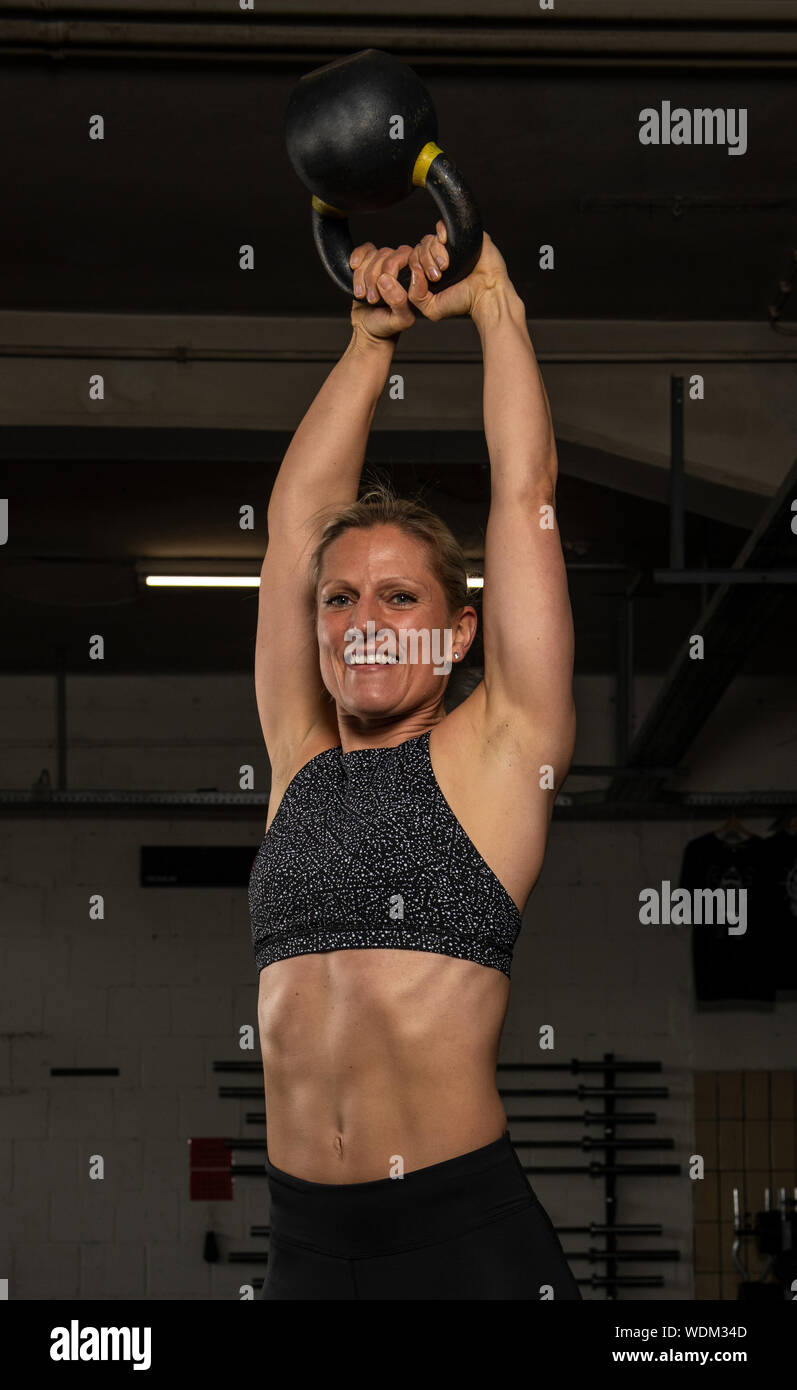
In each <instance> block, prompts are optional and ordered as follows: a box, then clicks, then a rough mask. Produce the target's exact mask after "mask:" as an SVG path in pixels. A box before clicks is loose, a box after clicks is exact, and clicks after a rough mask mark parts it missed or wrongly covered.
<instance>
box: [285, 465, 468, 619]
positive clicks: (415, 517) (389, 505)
mask: <svg viewBox="0 0 797 1390" xmlns="http://www.w3.org/2000/svg"><path fill="white" fill-rule="evenodd" d="M372 526H397V527H398V528H399V529H400V530H401V531H403V532H404V533H405V535H408V536H413V537H414V538H415V539H416V540H419V541H423V543H424V544H425V546H426V549H427V553H428V557H429V564H430V566H431V569H432V571H433V573H434V575H435V576H436V578H437V579H438V580H439V582H440V584H441V586H442V588H443V592H444V593H445V596H446V602H447V604H448V612H449V615H453V614H454V613H456V612H457V611H458V610H459V609H460V608H464V607H465V605H466V604H468V603H470V602H471V599H470V595H469V593H468V572H467V567H466V563H465V555H464V553H463V550H462V547H461V545H460V544H459V541H458V540H457V538H456V536H455V535H454V534H453V532H452V531H450V530H449V528H448V526H446V524H445V522H444V521H441V520H440V517H439V516H435V514H434V512H431V511H430V510H429V508H428V507H427V506H426V505H425V504H424V503H423V502H421V501H420V500H419V499H410V498H406V497H397V496H396V494H395V492H394V491H393V489H392V487H391V486H390V485H389V484H386V483H376V484H374V486H372V487H370V488H369V489H368V491H367V492H365V493H363V495H362V497H359V498H358V499H357V501H356V502H350V503H349V504H348V506H345V507H339V508H338V509H337V510H336V511H335V512H334V513H333V515H332V516H331V517H329V519H328V520H327V522H326V523H325V525H324V528H323V530H322V532H321V536H320V538H319V540H318V543H317V545H316V547H315V549H314V551H313V553H312V555H311V557H310V571H309V579H310V586H311V588H312V591H313V594H314V596H315V597H316V599H317V598H318V584H319V580H320V577H321V564H322V561H323V558H324V555H325V553H326V551H327V549H328V548H329V546H330V545H331V544H332V542H333V541H336V540H337V539H338V537H339V536H342V535H343V533H344V531H348V530H351V529H360V530H368V529H370V528H371V527H372Z"/></svg>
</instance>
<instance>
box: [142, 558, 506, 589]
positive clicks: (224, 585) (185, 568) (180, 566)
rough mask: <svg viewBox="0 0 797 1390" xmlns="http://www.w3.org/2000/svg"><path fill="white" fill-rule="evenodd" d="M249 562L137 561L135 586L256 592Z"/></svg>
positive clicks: (477, 578) (471, 578)
mask: <svg viewBox="0 0 797 1390" xmlns="http://www.w3.org/2000/svg"><path fill="white" fill-rule="evenodd" d="M254 563H257V562H253V561H252V560H205V559H202V560H196V559H191V560H186V559H184V560H137V561H136V562H135V571H136V575H137V576H138V580H139V583H142V584H143V585H144V586H145V587H146V588H148V589H258V588H259V587H260V568H259V565H258V568H257V570H256V571H254V572H253V568H254ZM468 588H469V589H483V588H484V577H483V576H482V575H480V574H469V575H468Z"/></svg>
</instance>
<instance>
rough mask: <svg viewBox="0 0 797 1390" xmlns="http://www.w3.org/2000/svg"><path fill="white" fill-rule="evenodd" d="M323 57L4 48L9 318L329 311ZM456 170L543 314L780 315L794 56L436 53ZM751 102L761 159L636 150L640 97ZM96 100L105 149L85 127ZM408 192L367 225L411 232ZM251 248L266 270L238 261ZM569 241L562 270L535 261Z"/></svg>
mask: <svg viewBox="0 0 797 1390" xmlns="http://www.w3.org/2000/svg"><path fill="white" fill-rule="evenodd" d="M314 65H315V64H312V63H310V64H308V62H307V61H306V60H305V61H304V62H295V61H294V62H290V61H287V60H282V61H280V62H275V61H271V62H269V61H268V59H267V57H263V58H262V60H261V61H260V62H258V63H257V64H249V65H246V66H245V65H242V64H240V63H236V62H233V61H230V62H224V61H217V62H215V63H214V64H213V65H208V64H207V63H205V64H202V63H198V64H196V65H189V64H187V63H185V62H182V63H180V64H173V65H170V64H169V63H168V62H158V63H157V64H154V63H149V64H148V63H146V62H144V61H138V62H137V63H135V64H132V63H130V62H125V61H124V60H121V59H118V58H114V59H109V58H105V59H104V61H103V62H101V63H100V62H98V61H91V62H88V61H86V60H85V59H83V60H77V59H70V60H69V61H68V62H60V63H52V62H49V63H48V62H42V61H41V60H35V59H31V58H30V57H25V58H22V57H20V58H19V59H17V60H16V61H14V62H9V61H8V58H7V56H6V57H5V58H4V57H3V55H2V53H0V94H1V95H0V116H1V117H2V122H3V128H4V129H5V130H7V131H8V130H13V132H14V134H13V139H11V140H7V141H5V142H4V147H3V152H2V155H0V169H2V177H3V185H4V188H5V189H6V191H7V194H10V196H8V197H7V201H6V210H5V215H4V217H3V219H2V223H0V301H1V302H2V305H3V307H4V308H7V309H49V310H79V311H81V312H87V311H92V310H93V311H104V312H114V311H119V312H130V313H184V314H185V313H190V314H208V313H218V314H222V313H224V314H258V315H260V314H291V315H297V314H298V315H301V314H324V313H330V314H331V313H335V312H338V311H339V308H340V296H339V292H338V291H337V290H336V288H335V287H334V285H333V284H332V283H331V281H328V280H327V278H326V276H325V274H324V273H323V271H322V269H321V267H320V264H319V262H318V261H317V259H316V257H315V255H314V252H313V248H312V240H311V234H310V226H309V195H308V194H307V193H306V191H305V189H304V188H303V186H302V185H301V184H300V183H299V181H298V179H297V177H296V175H295V174H294V172H293V170H292V168H291V166H290V164H289V162H288V159H287V155H286V152H285V145H284V136H283V116H284V111H285V107H286V104H287V101H288V98H289V96H290V93H291V91H292V89H293V87H294V85H295V83H296V81H297V80H298V78H299V77H300V76H301V74H302V73H303V72H305V71H307V70H308V68H309V67H312V66H314ZM422 76H423V78H424V80H425V81H426V82H427V84H428V86H429V87H430V89H431V91H432V94H433V98H434V102H435V105H436V108H437V112H438V119H439V140H440V143H442V144H443V145H444V147H445V149H446V151H447V152H450V154H451V157H452V158H453V159H454V161H455V162H456V163H457V164H458V165H459V166H460V168H461V169H462V171H463V173H464V175H465V177H466V179H467V180H468V182H469V183H470V184H471V186H472V188H473V190H474V193H475V195H476V197H477V199H478V201H479V203H480V205H481V207H482V209H483V213H484V220H485V224H486V226H487V229H488V231H489V232H490V233H491V235H492V236H493V239H494V240H495V241H496V242H497V244H498V245H499V246H500V247H501V249H502V251H503V253H504V255H505V256H506V258H507V262H508V263H509V264H510V265H512V267H513V273H514V276H515V280H516V283H517V287H518V290H519V293H520V294H521V296H522V297H523V298H524V299H525V301H526V304H527V308H528V312H529V313H530V314H532V315H533V316H534V317H535V318H546V317H553V318H567V317H574V318H581V319H584V318H595V317H596V318H613V317H617V318H633V319H645V318H656V319H752V320H760V321H765V320H766V317H767V305H768V304H769V303H770V302H771V301H772V300H773V298H774V297H775V296H776V292H777V285H778V281H779V279H780V278H781V277H782V276H784V275H785V274H786V272H787V271H788V269H789V265H790V259H791V250H792V247H793V245H794V244H795V213H797V188H795V181H794V173H793V153H792V143H793V141H792V134H793V131H794V130H795V128H797V83H795V81H794V76H793V73H792V72H791V71H786V72H780V71H770V72H761V71H758V70H755V71H749V72H748V71H745V72H742V73H738V72H727V71H725V70H722V69H720V70H716V69H705V70H702V69H700V70H693V69H689V70H676V71H666V72H657V71H655V70H652V71H651V70H642V71H627V70H624V69H623V70H620V71H612V70H605V69H604V70H601V71H597V72H591V71H590V72H587V73H584V72H579V71H573V70H571V69H567V68H564V69H563V68H556V69H542V70H538V69H526V68H518V69H513V68H511V67H501V68H498V69H497V70H495V69H490V68H487V69H485V68H484V67H481V66H477V65H472V64H468V63H463V64H461V65H460V66H458V67H456V68H453V67H451V66H449V65H445V66H440V67H436V66H435V64H434V60H433V55H432V54H429V56H428V60H427V61H426V62H424V63H423V65H422ZM663 99H667V100H669V101H670V102H671V103H672V105H673V107H674V106H676V105H678V106H683V107H686V108H687V109H690V110H691V109H694V108H704V107H711V108H712V109H713V108H715V107H726V108H728V107H730V108H739V107H745V108H746V109H747V110H748V113H749V116H748V121H749V132H748V142H749V145H748V150H747V153H746V154H744V155H743V156H730V155H729V154H728V152H727V149H725V148H720V147H717V146H700V147H698V146H689V147H686V146H682V147H676V146H672V145H671V146H669V147H664V146H659V147H653V146H642V145H640V143H639V139H638V132H639V128H640V126H639V112H640V111H641V110H643V109H644V108H646V107H648V106H651V105H653V106H656V107H658V106H659V105H660V103H661V101H662V100H663ZM93 114H101V115H102V116H103V118H104V122H105V138H104V140H103V141H96V140H90V139H89V138H88V121H89V117H90V116H91V115H93ZM432 214H433V207H432V204H431V202H430V200H429V199H428V197H427V195H426V194H424V193H423V192H421V191H420V190H419V191H416V192H415V193H414V194H413V195H412V196H411V197H410V199H409V200H408V201H407V202H406V203H404V204H402V205H399V206H398V207H394V208H392V209H389V210H387V211H385V212H381V213H378V214H372V215H361V216H359V217H356V218H353V219H352V228H353V232H354V234H355V239H356V240H360V239H363V240H364V239H373V240H374V241H376V242H377V244H380V245H382V244H387V245H394V244H398V243H400V242H402V241H410V242H414V241H415V240H417V239H418V237H419V236H420V235H421V234H422V233H423V232H425V231H427V230H429V229H430V227H431V225H432V221H431V219H432ZM242 244H251V245H252V246H253V247H254V253H255V269H254V271H253V272H252V273H247V274H243V273H242V272H241V271H240V270H239V269H238V255H237V253H238V248H239V246H241V245H242ZM544 244H550V245H552V246H553V247H554V248H555V256H556V260H555V269H554V270H553V271H545V270H541V269H540V268H539V265H538V261H539V252H538V248H539V247H540V246H541V245H544Z"/></svg>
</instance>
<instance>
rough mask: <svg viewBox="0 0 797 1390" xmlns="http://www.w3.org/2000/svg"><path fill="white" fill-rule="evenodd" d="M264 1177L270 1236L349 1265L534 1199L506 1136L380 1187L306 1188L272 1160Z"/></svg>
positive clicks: (470, 1226) (427, 1241)
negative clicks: (269, 1208) (265, 1179)
mask: <svg viewBox="0 0 797 1390" xmlns="http://www.w3.org/2000/svg"><path fill="white" fill-rule="evenodd" d="M266 1173H267V1176H268V1184H269V1192H270V1197H271V1213H270V1222H271V1234H272V1238H273V1239H274V1240H276V1241H278V1242H283V1243H285V1244H294V1245H298V1246H303V1247H305V1248H307V1249H311V1250H315V1251H317V1252H319V1253H322V1254H327V1255H334V1256H337V1257H340V1258H347V1259H358V1258H365V1257H368V1256H377V1255H380V1254H392V1253H396V1252H398V1251H400V1250H402V1249H407V1250H409V1249H417V1248H418V1247H419V1246H420V1245H433V1244H435V1243H436V1242H438V1241H442V1240H448V1239H450V1238H451V1237H453V1236H455V1235H458V1234H464V1233H466V1232H467V1231H470V1230H475V1229H476V1228H478V1227H479V1226H483V1225H486V1224H488V1223H489V1222H491V1221H496V1220H499V1219H500V1218H501V1217H502V1216H507V1215H509V1214H510V1213H512V1212H514V1211H520V1210H522V1209H523V1208H524V1207H527V1206H530V1205H531V1204H532V1203H533V1202H534V1201H536V1198H535V1195H534V1192H533V1191H532V1189H531V1187H530V1186H529V1183H528V1181H527V1179H526V1176H525V1174H524V1172H523V1169H522V1167H521V1165H520V1161H519V1159H518V1157H517V1155H516V1153H515V1150H514V1148H513V1147H512V1143H511V1140H510V1137H509V1131H508V1130H506V1131H505V1132H504V1134H503V1135H502V1136H501V1138H500V1139H496V1140H494V1141H493V1142H492V1143H490V1144H486V1145H484V1146H482V1147H480V1148H478V1149H473V1150H470V1151H469V1152H467V1153H463V1154H459V1155H457V1156H455V1157H453V1158H450V1159H446V1160H445V1161H444V1162H442V1163H435V1164H432V1165H430V1166H428V1167H424V1168H417V1169H414V1170H413V1171H412V1172H409V1173H405V1174H404V1176H403V1177H399V1176H395V1177H388V1178H382V1179H378V1180H377V1181H375V1182H362V1183H317V1182H308V1181H306V1180H305V1179H303V1178H297V1177H294V1176H293V1175H292V1174H290V1173H286V1172H284V1171H282V1170H281V1169H279V1168H276V1167H275V1166H274V1165H273V1164H272V1163H271V1161H270V1159H269V1158H267V1159H266Z"/></svg>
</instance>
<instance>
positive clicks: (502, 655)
mask: <svg viewBox="0 0 797 1390" xmlns="http://www.w3.org/2000/svg"><path fill="white" fill-rule="evenodd" d="M444 240H445V227H444V225H443V223H442V222H440V223H438V236H437V237H436V238H435V237H427V238H424V241H423V242H422V243H421V244H420V247H419V248H416V251H415V253H413V256H412V257H411V258H410V264H411V265H412V266H413V267H414V276H415V279H414V285H413V288H411V289H410V300H411V301H412V302H413V303H415V304H416V306H417V307H419V308H420V309H421V310H422V312H423V313H424V314H426V316H427V317H431V318H444V317H449V316H450V315H451V314H463V313H469V314H470V315H471V317H472V319H473V321H474V323H475V325H476V327H477V329H478V332H479V336H480V338H481V342H482V351H483V356H484V431H485V436H486V439H487V449H488V453H489V456H490V494H491V495H490V513H489V519H488V523H487V536H486V543H485V573H484V600H483V614H484V691H485V700H486V705H487V711H488V715H487V718H488V723H491V724H499V723H512V724H514V725H516V726H517V727H518V729H519V731H526V732H527V733H528V736H529V738H530V739H533V740H534V744H535V746H537V747H539V748H540V749H541V750H542V751H546V750H549V751H548V756H546V757H545V759H544V761H546V762H550V763H552V764H553V767H554V773H555V777H556V783H557V785H559V784H560V783H561V781H562V780H563V779H564V776H565V775H566V772H567V768H568V766H569V763H570V759H571V757H572V752H573V741H574V735H575V713H574V706H573V618H572V613H571V609H570V599H569V595H568V588H567V572H566V570H565V563H564V556H563V554H562V545H561V541H560V537H559V528H558V524H557V520H556V511H555V503H556V476H557V458H556V444H555V441H554V434H553V426H552V424H551V412H550V407H549V404H548V397H547V394H546V391H545V386H544V385H543V381H542V376H541V373H540V369H539V366H538V364H537V359H536V357H535V355H534V349H533V347H532V345H531V340H530V338H529V334H528V329H527V327H526V315H525V308H524V305H523V301H522V300H521V299H520V297H519V295H518V294H517V293H516V291H515V289H514V287H513V285H512V283H511V281H510V279H509V276H508V274H507V270H506V265H505V263H504V260H503V257H502V256H501V254H500V252H499V251H498V249H497V247H496V246H495V245H494V244H493V242H492V240H491V239H490V237H489V236H487V235H485V238H484V248H483V250H482V255H481V257H480V260H479V263H478V264H477V266H476V268H475V269H474V271H473V272H472V273H471V275H469V276H468V277H467V279H466V280H464V281H462V282H461V283H460V284H459V285H454V286H452V287H451V288H450V289H449V290H444V291H443V292H442V293H441V294H438V295H437V296H432V295H428V293H427V291H428V285H427V284H426V281H425V272H424V265H425V266H426V268H427V269H428V271H429V275H430V277H434V273H433V270H432V260H433V258H440V254H441V251H444V245H443V243H444ZM442 259H443V260H445V256H443V257H442ZM419 263H420V268H421V276H420V279H419V278H418V265H419ZM434 278H436V277H434Z"/></svg>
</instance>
